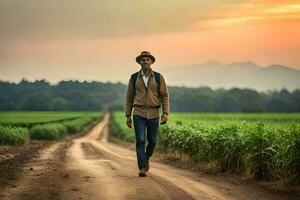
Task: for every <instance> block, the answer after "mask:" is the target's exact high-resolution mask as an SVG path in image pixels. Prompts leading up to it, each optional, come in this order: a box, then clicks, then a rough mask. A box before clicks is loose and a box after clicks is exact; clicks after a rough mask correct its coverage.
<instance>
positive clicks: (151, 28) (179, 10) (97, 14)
mask: <svg viewBox="0 0 300 200" xmlns="http://www.w3.org/2000/svg"><path fill="white" fill-rule="evenodd" d="M220 2H234V0H231V1H229V0H227V1H220V0H212V1H198V0H190V1H185V0H177V1H174V0H164V1H160V0H151V1H137V0H126V1H118V0H110V1H107V0H89V1H82V0H64V1H61V0H26V1H19V0H1V1H0V26H1V28H0V38H2V39H3V38H5V39H9V38H10V39H11V38H31V39H32V38H34V39H49V38H54V39H57V38H61V39H62V38H63V39H65V38H93V37H113V36H123V35H140V34H147V33H161V32H178V31H184V30H186V28H187V27H189V26H190V24H192V23H193V21H195V20H196V19H198V18H199V16H201V15H203V14H204V13H206V12H207V10H209V9H208V8H211V7H213V6H214V5H217V4H219V3H220Z"/></svg>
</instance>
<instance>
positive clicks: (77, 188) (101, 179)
mask: <svg viewBox="0 0 300 200" xmlns="http://www.w3.org/2000/svg"><path fill="white" fill-rule="evenodd" d="M109 117H110V116H109V114H105V115H104V117H103V120H102V121H101V122H100V123H98V124H97V125H96V126H94V127H93V128H92V129H91V130H90V131H89V132H88V133H87V134H85V135H81V136H80V137H77V138H69V139H65V140H63V141H61V142H56V143H53V144H51V145H49V146H47V147H45V148H44V149H42V150H41V151H40V152H39V153H38V156H36V157H34V158H33V159H30V161H28V162H27V163H26V164H25V165H24V166H22V168H21V169H18V171H19V172H18V178H17V179H12V180H10V181H9V180H8V181H7V184H6V187H4V188H1V191H0V199H66V200H71V199H72V200H74V199H95V200H96V199H97V200H102V199H113V200H117V199H133V200H134V199H136V200H140V199H147V200H149V199H155V200H157V199H221V200H223V199H224V200H225V199H226V200H229V199H238V200H248V199H255V200H260V199H272V200H277V199H278V200H279V199H297V197H293V196H290V195H287V194H279V193H274V192H269V191H266V190H265V189H262V188H261V187H257V186H254V185H251V184H250V185H249V184H246V183H243V182H235V181H229V180H226V178H224V177H216V176H209V175H205V174H199V173H195V172H191V171H188V170H182V169H178V168H175V167H171V166H169V165H165V164H162V163H159V162H151V163H150V172H149V173H148V175H147V177H139V176H138V168H137V162H136V154H135V152H134V151H133V150H130V149H128V148H125V147H123V146H119V145H117V144H114V143H111V142H108V126H107V125H108V123H109Z"/></svg>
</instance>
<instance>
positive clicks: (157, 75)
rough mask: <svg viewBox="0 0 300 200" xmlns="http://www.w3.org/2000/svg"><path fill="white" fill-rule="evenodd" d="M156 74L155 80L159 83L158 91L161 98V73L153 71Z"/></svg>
mask: <svg viewBox="0 0 300 200" xmlns="http://www.w3.org/2000/svg"><path fill="white" fill-rule="evenodd" d="M153 72H154V76H155V81H156V83H157V91H158V97H159V98H160V89H159V88H160V73H158V72H156V71H153Z"/></svg>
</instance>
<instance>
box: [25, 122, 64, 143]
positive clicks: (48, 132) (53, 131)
mask: <svg viewBox="0 0 300 200" xmlns="http://www.w3.org/2000/svg"><path fill="white" fill-rule="evenodd" d="M29 132H30V138H31V139H36V140H58V139H60V138H63V137H64V136H65V135H66V134H67V133H68V130H67V128H66V127H65V126H64V125H62V124H58V123H49V124H38V125H34V126H33V127H32V128H31V129H30V130H29Z"/></svg>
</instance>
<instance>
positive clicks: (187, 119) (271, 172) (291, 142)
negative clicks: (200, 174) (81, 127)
mask: <svg viewBox="0 0 300 200" xmlns="http://www.w3.org/2000/svg"><path fill="white" fill-rule="evenodd" d="M110 126H111V129H112V133H113V134H114V135H115V136H116V137H119V138H121V139H124V140H126V141H130V142H133V141H134V140H135V135H134V132H133V129H129V128H127V127H126V124H125V117H124V113H122V112H116V113H114V114H113V116H112V120H111V125H110ZM158 147H159V149H160V150H161V151H163V152H168V151H169V152H170V151H176V152H179V153H182V154H184V155H187V156H189V157H190V158H191V160H192V161H193V162H194V163H200V164H201V163H202V164H208V163H214V164H215V165H216V167H218V168H219V169H220V170H221V171H228V172H236V173H244V174H247V175H251V176H252V177H254V178H256V179H259V180H280V181H281V182H282V183H283V184H285V185H287V184H295V183H299V181H300V114H287V113H284V114H272V113H271V114H270V113H268V114H240V113H237V114H233V113H171V114H170V116H169V121H168V123H167V125H163V126H160V130H159V134H158Z"/></svg>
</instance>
